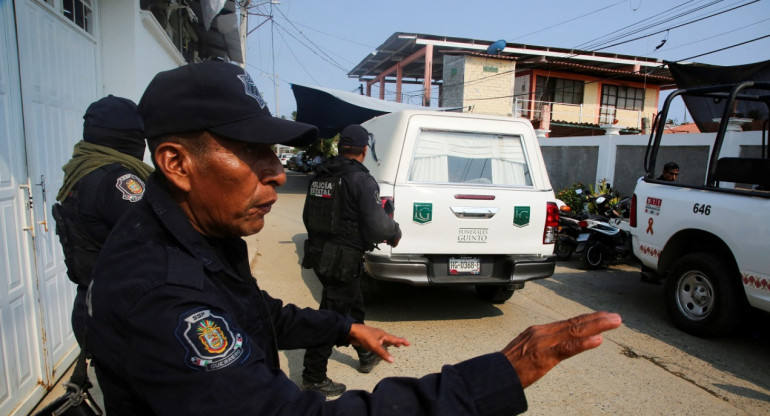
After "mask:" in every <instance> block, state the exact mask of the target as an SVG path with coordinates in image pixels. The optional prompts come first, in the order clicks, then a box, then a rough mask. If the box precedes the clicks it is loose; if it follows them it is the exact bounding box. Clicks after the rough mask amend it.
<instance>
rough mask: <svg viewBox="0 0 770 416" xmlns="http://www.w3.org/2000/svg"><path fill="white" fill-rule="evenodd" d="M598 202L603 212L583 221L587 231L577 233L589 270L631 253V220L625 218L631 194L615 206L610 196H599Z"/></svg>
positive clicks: (577, 250) (580, 249) (579, 247)
mask: <svg viewBox="0 0 770 416" xmlns="http://www.w3.org/2000/svg"><path fill="white" fill-rule="evenodd" d="M595 202H596V205H597V208H598V210H599V212H600V214H601V215H594V216H590V217H589V218H586V219H584V220H583V221H581V224H580V225H581V226H582V228H583V232H582V233H580V235H578V237H577V243H578V245H577V248H576V249H575V253H578V254H580V261H581V263H582V264H583V267H585V268H586V269H589V270H592V269H598V268H601V267H606V266H607V265H608V264H610V263H615V262H617V261H620V260H622V259H624V258H626V257H627V256H628V255H629V254H630V253H631V233H630V232H629V230H628V227H627V225H628V222H626V221H623V216H624V215H626V216H627V212H628V211H627V209H628V205H629V204H630V198H624V199H623V200H621V202H619V203H618V204H616V205H614V206H612V205H611V204H609V199H608V198H607V197H606V196H599V197H597V198H596V199H595ZM624 213H625V214H624Z"/></svg>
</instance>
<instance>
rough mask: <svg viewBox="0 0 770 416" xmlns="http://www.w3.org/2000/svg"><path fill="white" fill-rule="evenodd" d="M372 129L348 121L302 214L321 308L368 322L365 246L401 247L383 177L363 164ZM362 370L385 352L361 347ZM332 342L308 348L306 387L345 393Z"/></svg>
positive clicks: (322, 166)
mask: <svg viewBox="0 0 770 416" xmlns="http://www.w3.org/2000/svg"><path fill="white" fill-rule="evenodd" d="M368 144H369V132H368V131H366V129H365V128H364V127H362V126H360V125H358V124H353V125H349V126H347V127H345V128H344V129H343V130H342V132H341V133H340V140H339V143H338V144H337V149H338V156H336V157H334V158H332V159H329V160H327V161H325V162H324V163H322V164H320V165H318V166H317V167H316V173H315V175H314V177H313V179H312V180H311V181H310V184H309V186H308V192H307V196H306V198H305V207H304V210H303V213H302V219H303V222H304V223H305V228H306V229H307V231H308V239H307V242H306V244H305V257H304V258H303V266H304V267H306V268H313V271H314V272H315V274H316V276H318V278H319V280H320V281H321V283H322V284H323V292H322V294H321V305H320V309H329V310H333V311H336V312H339V313H341V314H344V315H350V316H352V317H353V318H354V319H355V320H356V322H358V323H363V322H364V317H365V309H364V298H363V294H362V293H361V275H362V273H363V255H364V252H366V251H369V250H372V249H373V248H374V247H375V245H376V244H378V243H381V242H387V244H390V245H391V246H393V247H395V246H396V245H397V244H398V241H399V240H400V239H401V230H400V229H399V226H398V223H397V222H395V221H394V220H393V219H392V218H391V217H390V216H389V215H388V213H386V211H385V209H384V208H383V205H382V201H381V200H380V188H379V186H378V185H377V181H376V180H375V179H374V177H372V175H370V174H369V170H368V169H367V168H366V167H364V165H363V164H362V163H363V161H364V159H365V158H366V151H367V145H368ZM356 351H357V352H358V357H359V367H358V371H360V372H362V373H368V372H370V371H372V369H373V368H374V366H375V365H377V364H378V363H379V362H380V357H379V356H377V355H376V354H374V353H372V352H370V351H367V350H365V349H362V348H356ZM331 353H332V346H331V345H326V346H323V347H320V348H311V349H308V350H307V351H306V352H305V359H304V370H303V372H302V388H303V389H306V390H308V389H309V390H316V391H319V392H321V393H323V394H325V395H327V396H336V395H340V394H342V393H343V392H344V391H345V388H346V387H345V385H344V384H342V383H336V382H334V381H332V380H331V379H329V378H328V377H327V375H326V367H327V363H328V361H329V357H330V356H331Z"/></svg>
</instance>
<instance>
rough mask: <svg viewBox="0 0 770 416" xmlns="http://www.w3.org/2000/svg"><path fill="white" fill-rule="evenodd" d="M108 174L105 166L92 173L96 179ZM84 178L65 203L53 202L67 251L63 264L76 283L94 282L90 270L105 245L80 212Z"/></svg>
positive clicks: (57, 228) (64, 248)
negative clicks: (81, 189)
mask: <svg viewBox="0 0 770 416" xmlns="http://www.w3.org/2000/svg"><path fill="white" fill-rule="evenodd" d="M105 174H106V171H105V170H104V169H97V170H95V171H94V172H92V173H90V174H89V175H97V177H96V178H88V179H89V180H91V179H93V180H95V181H96V183H98V182H99V180H101V178H102V177H103V176H104V175H105ZM84 181H85V178H84V179H81V180H80V183H78V184H76V185H75V187H74V188H73V190H72V191H71V192H70V193H69V195H67V197H66V198H65V199H64V202H63V203H56V204H54V206H53V208H52V211H53V217H54V219H55V220H56V234H57V235H58V236H59V242H60V243H61V246H62V251H63V252H64V264H65V265H66V266H67V277H69V279H70V280H72V281H73V282H74V283H77V284H79V285H85V286H88V284H89V283H91V272H92V271H93V269H94V264H95V263H96V258H97V257H98V256H99V251H100V250H101V248H102V243H100V242H98V241H96V240H95V239H94V238H93V237H91V235H90V234H89V233H88V232H87V231H86V228H85V227H84V226H83V223H82V222H81V221H80V217H79V216H78V206H79V205H80V200H79V197H78V194H79V189H80V187H81V186H82V185H83V182H84Z"/></svg>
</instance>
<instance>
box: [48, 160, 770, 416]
mask: <svg viewBox="0 0 770 416" xmlns="http://www.w3.org/2000/svg"><path fill="white" fill-rule="evenodd" d="M287 176H288V180H287V183H286V185H285V186H283V187H282V188H280V189H279V194H280V195H279V200H278V202H277V203H276V205H275V206H274V207H273V210H272V211H271V213H270V214H269V215H268V216H267V220H266V226H265V228H264V229H263V230H262V232H260V233H259V234H257V235H254V236H251V237H248V238H246V241H247V243H248V245H249V253H250V256H251V257H252V270H253V271H254V274H255V276H257V279H258V281H259V284H260V286H261V287H262V288H264V289H266V290H267V291H268V292H269V293H270V294H271V295H273V296H275V297H278V298H281V299H283V300H284V301H286V302H291V303H295V304H297V305H300V306H307V307H313V308H315V307H317V306H318V302H319V300H320V293H321V287H320V284H319V283H318V280H317V279H316V277H315V275H314V274H313V272H312V271H310V270H303V269H302V268H301V267H300V265H299V259H300V258H301V253H302V242H303V241H304V239H305V237H306V234H305V228H304V226H303V224H302V205H303V203H304V193H305V189H306V187H307V179H308V178H309V175H307V174H299V173H295V172H287ZM407 238H408V237H407ZM661 295H662V286H656V285H651V284H647V283H642V282H641V281H640V280H639V270H638V268H637V267H636V266H634V265H630V264H624V265H617V266H612V267H610V268H609V269H606V270H600V271H592V272H587V271H584V270H581V269H580V268H579V262H578V261H577V260H572V261H567V262H561V263H559V265H558V266H557V268H556V273H555V274H554V276H553V277H551V278H548V279H544V280H540V281H537V282H530V283H527V285H526V287H525V288H524V289H522V290H520V291H517V292H516V294H514V296H513V298H511V299H510V300H508V301H507V302H506V303H504V304H501V305H492V304H489V303H485V302H482V301H480V300H478V299H477V298H476V296H475V292H474V290H473V289H472V288H470V287H444V288H429V287H428V288H426V287H422V288H421V287H412V286H407V285H399V284H392V283H390V284H384V285H380V287H379V288H378V290H377V291H375V292H373V293H370V294H369V295H368V299H369V301H368V304H367V320H368V322H367V323H368V324H370V325H373V326H378V327H381V328H383V329H385V330H386V331H389V332H391V333H393V334H396V335H399V336H403V337H406V338H407V339H409V340H410V341H411V343H412V346H410V347H405V348H402V349H399V350H394V351H393V353H394V356H395V358H396V362H395V363H393V364H387V363H383V364H380V365H379V366H377V367H376V368H375V369H374V371H372V372H371V373H369V374H360V373H358V372H357V371H356V366H357V357H356V354H355V351H354V350H353V349H352V348H350V347H346V348H339V349H335V351H334V353H333V355H332V358H331V360H330V362H329V373H328V374H329V376H330V377H331V378H332V379H334V380H335V381H339V382H342V383H345V384H346V385H347V386H348V389H364V390H368V391H371V390H372V389H373V388H374V386H375V385H376V383H377V382H378V381H379V380H380V379H382V378H383V377H390V376H410V377H421V376H423V375H426V374H428V373H431V372H437V371H439V370H440V369H441V366H442V365H444V364H453V363H457V362H460V361H462V360H465V359H468V358H471V357H474V356H476V355H479V354H484V353H487V352H492V351H497V350H500V349H502V348H503V347H504V346H505V345H506V344H507V343H508V342H509V341H510V340H511V339H513V338H514V337H515V336H516V335H517V334H518V333H519V332H521V331H523V330H524V329H525V328H526V327H528V326H530V325H536V324H542V323H547V322H551V321H555V320H561V319H566V318H569V317H571V316H574V315H578V314H583V313H588V312H592V311H598V310H606V311H612V312H618V313H620V314H621V315H622V316H623V321H624V324H623V326H622V327H620V328H618V329H616V330H614V331H611V332H609V333H607V334H606V335H605V339H604V343H603V344H602V345H601V346H600V347H599V348H597V349H594V350H591V351H588V352H585V353H583V354H581V355H578V356H576V357H573V358H571V359H569V360H567V361H564V362H562V363H561V364H560V365H558V366H557V367H556V368H555V369H553V370H552V371H551V372H549V373H548V374H547V375H546V376H545V377H544V378H543V379H541V380H540V381H538V382H537V383H535V384H534V385H532V386H531V387H529V388H528V389H527V390H526V394H527V398H528V401H529V408H530V410H529V411H528V412H527V413H526V414H528V415H543V416H551V415H553V416H570V415H642V416H644V415H720V416H723V415H769V414H770V316H768V315H767V314H761V313H757V314H755V315H753V316H751V317H748V318H747V320H748V322H747V327H748V328H747V330H744V331H741V332H739V333H738V334H736V335H734V336H731V337H728V338H720V339H700V338H696V337H692V336H689V335H687V334H685V333H683V332H680V331H679V330H677V329H676V328H674V327H673V326H672V325H671V324H670V323H669V321H668V319H667V316H666V313H665V309H664V306H663V303H662V300H661ZM303 352H304V351H303V350H293V351H284V352H282V353H281V366H282V368H283V370H284V371H285V372H286V373H287V374H288V375H289V377H290V378H291V379H292V380H294V381H295V382H297V383H299V382H300V379H301V377H302V357H303ZM70 372H71V369H70ZM70 372H68V373H67V374H66V375H65V376H64V377H63V378H62V381H66V380H67V379H68V378H69V373H70ZM92 379H94V378H93V375H92ZM62 391H63V390H62V387H61V381H60V383H59V384H58V385H57V386H56V388H55V389H54V390H53V391H52V392H51V393H50V394H49V396H48V397H47V398H46V399H45V400H44V401H43V403H45V402H48V401H49V400H51V399H53V398H54V397H57V396H59V395H60V394H61V392H62ZM92 394H94V396H96V399H97V400H98V401H99V402H101V394H100V391H99V389H98V386H97V387H96V388H95V389H92Z"/></svg>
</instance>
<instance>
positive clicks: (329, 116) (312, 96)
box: [291, 84, 430, 139]
mask: <svg viewBox="0 0 770 416" xmlns="http://www.w3.org/2000/svg"><path fill="white" fill-rule="evenodd" d="M291 89H292V91H293V92H294V99H295V100H296V101H297V121H299V122H302V123H307V124H312V125H314V126H316V127H318V130H319V132H320V133H319V136H320V137H321V138H324V139H328V138H331V137H334V136H335V135H336V134H337V133H339V132H340V130H342V129H343V128H344V127H345V126H347V125H348V124H361V123H363V122H365V121H366V120H369V119H371V118H374V117H377V116H381V115H383V114H387V113H392V112H395V111H401V110H430V108H426V107H422V106H418V105H409V104H402V103H396V102H393V101H384V100H380V99H377V98H372V97H367V96H365V95H360V94H357V93H353V92H347V91H339V90H333V89H329V88H321V87H308V86H304V85H299V84H291Z"/></svg>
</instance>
